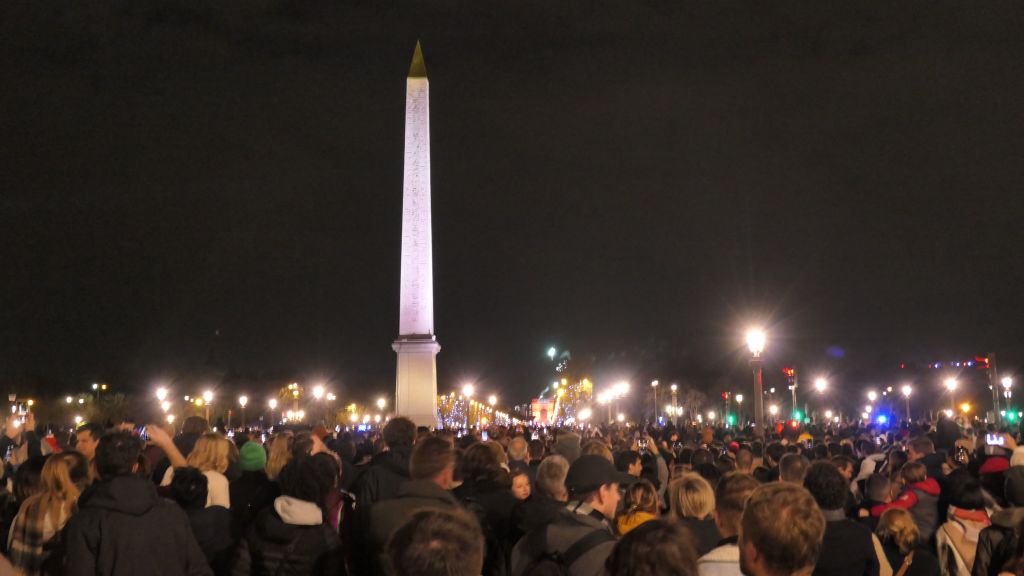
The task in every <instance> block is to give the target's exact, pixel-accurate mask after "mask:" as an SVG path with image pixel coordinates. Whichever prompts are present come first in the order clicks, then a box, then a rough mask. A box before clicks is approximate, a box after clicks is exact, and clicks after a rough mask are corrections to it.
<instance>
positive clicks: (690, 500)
mask: <svg viewBox="0 0 1024 576" xmlns="http://www.w3.org/2000/svg"><path fill="white" fill-rule="evenodd" d="M668 494H669V502H670V508H671V510H672V514H673V515H675V516H676V517H677V518H696V519H698V520H703V519H704V518H707V517H708V514H711V512H712V511H714V509H715V491H714V490H712V488H711V484H708V481H707V480H705V479H704V478H703V477H702V476H701V475H699V474H696V473H693V472H687V473H686V474H683V475H682V476H680V477H679V478H676V479H675V480H673V481H672V482H671V483H670V484H669V485H668Z"/></svg>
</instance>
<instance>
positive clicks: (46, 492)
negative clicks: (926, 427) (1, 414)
mask: <svg viewBox="0 0 1024 576" xmlns="http://www.w3.org/2000/svg"><path fill="white" fill-rule="evenodd" d="M88 481H89V464H88V462H87V461H86V460H85V457H84V456H82V455H81V454H79V453H78V452H62V453H60V454H54V455H52V456H50V457H49V458H48V459H47V460H46V464H44V465H43V473H42V476H41V484H42V492H39V493H37V494H34V495H32V496H29V497H28V499H26V500H25V502H24V503H23V504H22V505H21V511H20V512H19V514H26V515H29V516H37V515H42V517H41V518H40V519H42V518H45V515H47V514H49V516H50V519H51V521H52V522H53V527H54V529H56V530H57V531H60V529H61V528H63V527H64V523H65V522H67V520H68V518H70V517H71V515H72V514H73V513H74V512H75V510H76V509H77V507H78V496H79V495H80V494H81V493H82V490H84V489H85V486H86V483H88Z"/></svg>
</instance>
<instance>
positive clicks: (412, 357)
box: [391, 41, 441, 426]
mask: <svg viewBox="0 0 1024 576" xmlns="http://www.w3.org/2000/svg"><path fill="white" fill-rule="evenodd" d="M430 235H431V231H430V99H429V90H428V85H427V67H426V65H425V64H424V63H423V50H422V48H420V43H419V42H418V41H417V42H416V50H415V52H413V56H412V64H411V65H410V66H409V76H408V77H407V78H406V93H405V175H404V182H403V196H402V275H401V296H400V297H399V321H398V339H397V340H395V342H394V343H393V344H392V345H391V347H392V348H393V349H394V350H395V352H397V353H398V370H397V375H396V378H395V412H396V413H397V414H398V415H399V416H406V417H408V418H410V419H412V421H413V422H415V423H416V424H417V425H419V426H436V425H437V364H436V362H435V357H436V356H437V353H438V352H439V351H440V350H441V345H440V344H438V343H437V339H436V338H435V337H434V270H433V256H432V250H433V246H432V243H431V238H430Z"/></svg>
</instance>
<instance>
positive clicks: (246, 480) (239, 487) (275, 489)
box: [228, 470, 281, 539]
mask: <svg viewBox="0 0 1024 576" xmlns="http://www.w3.org/2000/svg"><path fill="white" fill-rule="evenodd" d="M228 488H229V489H228V494H229V495H230V496H231V520H232V522H231V534H232V535H233V536H234V537H235V538H236V539H237V538H241V537H242V536H244V535H245V531H246V530H247V529H248V528H249V525H250V524H252V521H253V520H254V519H255V518H256V514H258V513H259V511H260V510H263V509H264V508H266V507H267V506H270V505H271V504H273V503H274V498H277V497H278V496H280V495H281V488H280V487H279V486H278V485H277V483H276V482H273V481H271V480H270V479H269V478H267V473H266V472H264V471H262V470H257V471H252V472H242V477H241V478H239V479H238V480H235V481H234V482H232V483H231V484H230V485H229V487H228Z"/></svg>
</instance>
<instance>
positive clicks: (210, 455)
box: [188, 432, 231, 474]
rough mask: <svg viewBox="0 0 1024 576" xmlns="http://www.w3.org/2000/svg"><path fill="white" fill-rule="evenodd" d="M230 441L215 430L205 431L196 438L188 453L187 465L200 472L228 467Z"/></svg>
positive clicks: (221, 471) (221, 470) (222, 471)
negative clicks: (193, 446)
mask: <svg viewBox="0 0 1024 576" xmlns="http://www.w3.org/2000/svg"><path fill="white" fill-rule="evenodd" d="M230 444H231V442H230V441H229V440H228V439H227V438H225V437H223V436H221V435H220V434H218V433H216V432H207V433H206V434H203V435H202V436H200V437H199V440H196V445H195V448H193V449H192V452H189V455H188V465H189V466H191V467H192V468H195V469H197V470H199V471H200V472H209V471H211V470H212V471H214V472H220V473H221V474H223V473H224V472H225V471H226V470H227V469H228V458H229V456H230V454H231V446H230Z"/></svg>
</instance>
